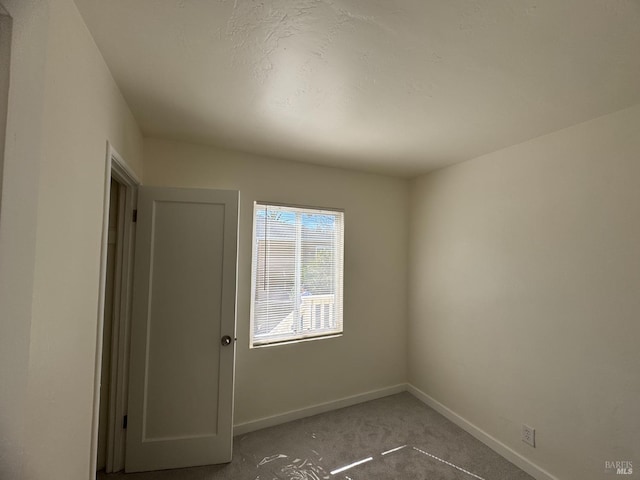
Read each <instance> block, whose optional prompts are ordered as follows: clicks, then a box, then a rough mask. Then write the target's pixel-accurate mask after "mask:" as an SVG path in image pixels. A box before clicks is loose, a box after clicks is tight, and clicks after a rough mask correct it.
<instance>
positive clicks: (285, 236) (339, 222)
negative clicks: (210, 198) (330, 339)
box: [251, 202, 344, 346]
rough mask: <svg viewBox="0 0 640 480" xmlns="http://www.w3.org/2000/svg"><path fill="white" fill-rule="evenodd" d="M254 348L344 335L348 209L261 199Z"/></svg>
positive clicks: (255, 270) (255, 242)
mask: <svg viewBox="0 0 640 480" xmlns="http://www.w3.org/2000/svg"><path fill="white" fill-rule="evenodd" d="M253 219H254V223H253V262H252V301H251V346H260V345H266V344H271V343H281V342H289V341H294V340H302V339H306V338H312V337H321V336H330V335H336V334H339V333H342V285H343V264H344V260H343V258H344V213H343V212H340V211H333V210H326V209H314V208H302V207H290V206H282V205H269V204H265V203H259V202H256V203H255V206H254V217H253Z"/></svg>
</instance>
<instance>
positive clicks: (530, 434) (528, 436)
mask: <svg viewBox="0 0 640 480" xmlns="http://www.w3.org/2000/svg"><path fill="white" fill-rule="evenodd" d="M522 441H523V442H524V443H526V444H528V445H531V446H532V447H534V448H535V446H536V429H535V428H533V427H530V426H529V425H525V424H522Z"/></svg>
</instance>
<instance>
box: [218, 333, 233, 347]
mask: <svg viewBox="0 0 640 480" xmlns="http://www.w3.org/2000/svg"><path fill="white" fill-rule="evenodd" d="M220 343H221V344H222V346H223V347H226V346H227V345H231V337H230V336H229V335H225V336H224V337H222V338H221V339H220Z"/></svg>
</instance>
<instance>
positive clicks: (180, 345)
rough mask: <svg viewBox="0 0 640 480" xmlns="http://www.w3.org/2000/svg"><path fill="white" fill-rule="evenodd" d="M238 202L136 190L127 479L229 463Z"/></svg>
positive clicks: (216, 193) (207, 194)
mask: <svg viewBox="0 0 640 480" xmlns="http://www.w3.org/2000/svg"><path fill="white" fill-rule="evenodd" d="M238 201H239V192H237V191H222V190H200V189H180V188H157V187H141V188H140V190H139V197H138V225H137V238H136V253H135V271H134V293H133V315H132V325H131V364H130V382H129V408H128V428H127V442H126V443H127V447H126V458H125V471H127V472H137V471H147V470H160V469H167V468H179V467H189V466H196V465H208V464H213V463H224V462H229V461H231V448H232V439H233V436H232V435H233V433H232V428H233V379H234V358H235V325H236V268H237V244H238ZM225 336H228V337H229V338H230V340H231V341H230V343H229V344H228V345H226V346H223V344H222V343H223V342H222V339H223V337H225Z"/></svg>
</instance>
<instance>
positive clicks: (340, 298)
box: [249, 200, 345, 349]
mask: <svg viewBox="0 0 640 480" xmlns="http://www.w3.org/2000/svg"><path fill="white" fill-rule="evenodd" d="M265 206H266V207H276V208H285V209H286V208H291V209H299V210H309V211H310V212H309V213H311V214H313V213H314V212H316V213H322V212H326V213H335V214H340V218H341V223H342V225H341V229H340V240H339V242H340V245H341V247H342V248H340V249H339V251H338V252H337V253H338V256H337V258H336V259H335V263H336V266H337V267H338V268H339V269H340V270H341V271H340V273H339V279H340V281H339V282H338V284H337V285H336V291H335V293H334V295H335V299H334V302H336V303H338V302H339V305H340V307H339V309H338V312H339V320H338V322H339V326H340V328H339V330H333V331H330V332H329V331H328V332H327V333H318V334H317V335H304V334H298V335H282V336H281V337H274V338H273V339H268V340H265V341H258V342H256V340H255V336H254V334H255V332H254V326H255V313H256V304H255V302H256V284H257V271H256V265H257V261H258V259H257V240H258V239H257V235H256V226H257V218H258V215H257V212H258V209H261V208H260V207H265ZM252 216H253V218H252V230H251V304H250V313H249V348H250V349H254V348H266V347H274V346H278V345H289V344H293V343H300V342H309V341H315V340H322V339H329V338H337V337H341V336H342V335H343V333H344V256H345V245H344V237H345V210H344V209H343V208H336V207H319V206H309V205H299V204H292V203H282V202H271V201H261V200H256V201H254V202H253V212H252Z"/></svg>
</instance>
